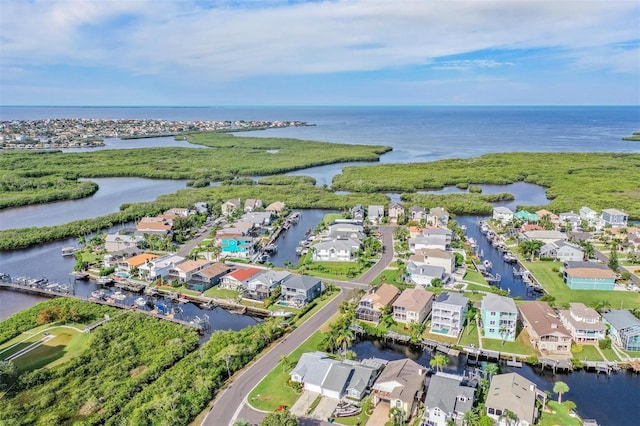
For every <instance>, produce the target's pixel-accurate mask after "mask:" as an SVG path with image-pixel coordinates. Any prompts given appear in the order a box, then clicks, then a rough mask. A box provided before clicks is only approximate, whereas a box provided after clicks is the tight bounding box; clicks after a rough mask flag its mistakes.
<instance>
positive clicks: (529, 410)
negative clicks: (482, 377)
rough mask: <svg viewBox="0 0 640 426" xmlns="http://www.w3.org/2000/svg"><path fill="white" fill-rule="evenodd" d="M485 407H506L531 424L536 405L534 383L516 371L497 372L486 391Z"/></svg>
mask: <svg viewBox="0 0 640 426" xmlns="http://www.w3.org/2000/svg"><path fill="white" fill-rule="evenodd" d="M485 405H486V406H487V408H489V407H491V408H499V409H506V408H508V409H509V410H511V411H512V412H513V413H515V414H516V415H517V416H518V418H519V419H521V420H525V421H527V422H529V423H530V424H533V422H534V420H535V407H536V385H535V384H534V383H533V382H530V381H529V380H527V379H525V378H524V377H522V376H521V375H519V374H517V373H507V374H498V375H495V376H493V378H492V379H491V386H489V392H487V401H486V403H485Z"/></svg>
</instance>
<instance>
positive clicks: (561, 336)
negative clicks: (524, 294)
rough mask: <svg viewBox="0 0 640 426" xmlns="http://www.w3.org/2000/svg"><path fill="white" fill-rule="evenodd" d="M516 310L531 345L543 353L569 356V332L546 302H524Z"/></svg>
mask: <svg viewBox="0 0 640 426" xmlns="http://www.w3.org/2000/svg"><path fill="white" fill-rule="evenodd" d="M518 310H519V311H520V316H521V318H522V323H523V324H524V328H525V329H526V330H527V332H528V334H529V338H530V340H531V344H532V345H533V347H535V348H536V349H538V350H539V351H540V352H542V353H543V354H551V355H553V354H556V355H567V356H571V333H569V330H567V329H566V328H565V327H564V325H562V321H561V320H560V317H558V315H556V313H555V312H554V310H553V309H551V307H550V306H549V305H548V304H547V303H545V302H539V301H530V302H524V303H523V304H521V305H519V306H518Z"/></svg>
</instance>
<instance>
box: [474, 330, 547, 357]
mask: <svg viewBox="0 0 640 426" xmlns="http://www.w3.org/2000/svg"><path fill="white" fill-rule="evenodd" d="M482 347H483V348H484V349H489V350H491V351H497V352H508V353H512V354H519V355H524V356H538V353H537V351H536V350H535V349H534V348H533V347H532V346H531V343H530V342H529V333H527V331H526V330H522V331H520V334H518V337H516V340H515V341H514V342H507V341H504V342H503V341H502V340H498V339H486V338H483V339H482Z"/></svg>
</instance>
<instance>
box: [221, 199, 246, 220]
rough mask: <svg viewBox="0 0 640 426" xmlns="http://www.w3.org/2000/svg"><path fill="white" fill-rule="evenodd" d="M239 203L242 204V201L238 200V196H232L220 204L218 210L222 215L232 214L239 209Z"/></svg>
mask: <svg viewBox="0 0 640 426" xmlns="http://www.w3.org/2000/svg"><path fill="white" fill-rule="evenodd" d="M241 205H242V202H241V201H240V198H232V199H230V200H227V201H225V202H224V203H222V205H221V206H220V211H221V213H222V216H232V215H233V214H234V213H235V212H237V211H238V210H239V209H240V206H241Z"/></svg>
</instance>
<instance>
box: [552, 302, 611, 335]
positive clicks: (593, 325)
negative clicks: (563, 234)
mask: <svg viewBox="0 0 640 426" xmlns="http://www.w3.org/2000/svg"><path fill="white" fill-rule="evenodd" d="M558 315H559V316H560V321H562V324H563V325H564V326H565V327H566V328H567V330H569V332H570V333H571V337H573V340H574V341H575V342H576V343H593V344H597V343H598V340H601V339H604V338H605V337H606V336H607V326H606V325H604V324H603V323H602V317H601V316H600V314H599V313H598V312H597V311H596V310H595V309H593V308H589V307H587V306H586V305H585V304H584V303H569V309H562V310H560V311H559V312H558Z"/></svg>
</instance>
